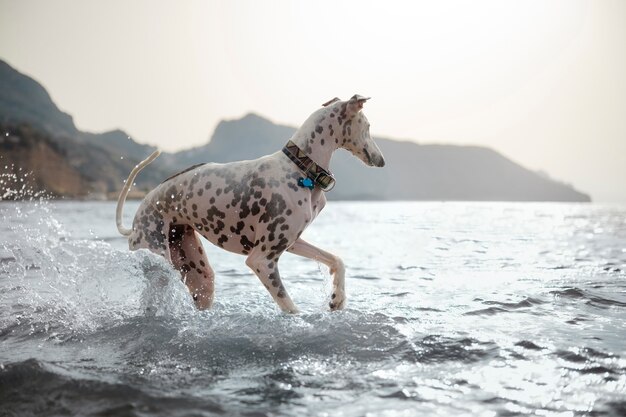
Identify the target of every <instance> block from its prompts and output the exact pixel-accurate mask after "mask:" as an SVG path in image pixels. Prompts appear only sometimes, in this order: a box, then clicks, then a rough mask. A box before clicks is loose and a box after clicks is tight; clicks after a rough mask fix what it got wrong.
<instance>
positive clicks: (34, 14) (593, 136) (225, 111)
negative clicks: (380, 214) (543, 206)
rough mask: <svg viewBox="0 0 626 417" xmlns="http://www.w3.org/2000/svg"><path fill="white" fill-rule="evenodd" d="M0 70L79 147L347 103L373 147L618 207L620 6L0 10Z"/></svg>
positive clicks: (58, 4) (294, 117)
mask: <svg viewBox="0 0 626 417" xmlns="http://www.w3.org/2000/svg"><path fill="white" fill-rule="evenodd" d="M0 58H1V59H4V60H6V61H7V62H8V63H9V64H11V65H12V66H14V67H15V68H16V69H18V70H19V71H21V72H24V73H26V74H27V75H29V76H31V77H33V78H35V79H36V80H37V81H39V82H41V83H42V84H43V85H44V87H45V88H46V89H47V90H48V92H49V93H50V95H51V96H52V98H53V100H54V101H55V102H56V104H57V105H58V106H59V107H60V108H61V109H62V110H63V111H66V112H68V113H69V114H71V115H72V116H73V117H74V121H75V123H76V125H77V126H78V128H79V129H81V130H86V131H91V132H103V131H107V130H111V129H116V128H120V129H123V130H124V131H126V132H128V133H129V134H130V135H131V136H132V137H133V138H134V139H135V140H137V141H138V142H141V143H149V144H152V145H157V146H159V147H160V148H162V149H164V150H168V151H175V150H181V149H185V148H189V147H192V146H197V145H201V144H204V143H206V142H207V141H208V140H209V138H210V136H211V134H212V132H213V129H214V128H215V126H216V125H217V124H218V123H219V121H220V120H223V119H235V118H239V117H241V116H243V115H245V114H247V113H249V112H254V113H257V114H260V115H262V116H264V117H267V118H269V119H270V120H272V121H274V122H277V123H282V124H288V125H292V126H298V125H300V124H301V123H302V122H303V121H304V120H305V119H306V118H307V117H308V115H309V114H310V113H312V112H313V111H315V110H316V109H317V108H318V107H319V106H320V105H321V104H322V103H324V102H325V101H327V100H329V99H331V98H333V97H335V96H338V97H341V98H343V99H347V98H349V97H350V96H352V95H353V94H355V93H358V94H361V95H365V96H371V97H372V99H371V100H370V101H369V102H368V103H367V105H366V108H365V113H366V115H367V117H368V119H369V121H370V123H371V130H372V133H373V134H374V135H378V136H384V137H388V138H394V139H402V140H413V141H416V142H418V143H422V144H428V143H442V144H458V145H479V146H487V147H490V148H493V149H495V150H497V151H498V152H501V153H502V154H504V155H505V156H507V157H509V158H511V159H512V160H514V161H515V162H518V163H520V164H522V165H523V166H525V167H527V168H529V169H532V170H537V171H539V170H540V171H542V172H544V173H546V174H548V175H549V176H551V177H552V178H555V179H557V180H560V181H563V182H566V183H570V184H573V185H574V186H575V187H576V188H577V189H579V190H581V191H584V192H587V193H590V194H591V196H592V198H593V199H594V201H599V202H626V1H623V0H595V1H584V0H538V1H537V0H520V1H507V0H475V1H460V0H459V1H452V0H439V1H394V0H386V1H367V0H334V1H327V0H317V1H307V0H299V1H294V0H277V1H261V0H256V1H255V0H230V1H145V0H134V1H125V0H108V1H92V0H57V1H47V0H19V1H17V0H10V1H9V0H0Z"/></svg>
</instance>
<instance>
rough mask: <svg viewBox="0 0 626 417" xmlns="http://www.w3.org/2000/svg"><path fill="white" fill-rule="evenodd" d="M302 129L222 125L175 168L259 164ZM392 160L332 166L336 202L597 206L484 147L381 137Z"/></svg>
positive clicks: (348, 158)
mask: <svg viewBox="0 0 626 417" xmlns="http://www.w3.org/2000/svg"><path fill="white" fill-rule="evenodd" d="M295 130H296V129H295V128H293V127H289V126H283V125H277V124H274V123H272V122H270V121H269V120H267V119H264V118H262V117H260V116H258V115H255V114H248V115H246V116H244V117H243V118H241V119H239V120H228V121H223V122H220V123H219V124H218V126H217V128H216V129H215V132H214V134H213V137H212V138H211V140H210V141H209V143H207V144H206V145H203V146H200V147H196V148H193V149H189V150H185V151H181V152H178V153H176V154H174V155H171V156H170V158H169V160H168V164H169V165H170V166H172V167H173V166H189V165H193V164H197V163H201V162H208V161H211V162H230V161H238V160H242V159H253V158H257V157H259V156H261V155H266V154H269V153H273V152H276V151H277V150H279V149H281V148H282V147H283V145H284V144H285V143H286V142H287V140H288V139H289V138H290V137H291V136H292V135H293V133H294V132H295ZM374 139H375V141H376V143H377V144H378V145H379V147H380V149H381V151H382V152H383V155H384V156H385V160H386V165H385V167H384V168H382V169H378V168H369V167H366V166H365V165H364V164H363V163H362V162H361V161H359V160H357V159H356V158H354V157H353V156H352V155H350V153H349V152H347V151H344V150H340V151H338V152H337V153H336V154H335V155H334V156H333V159H332V161H331V167H330V169H331V171H332V172H333V174H334V175H335V178H336V179H337V185H336V187H335V189H334V190H333V191H332V192H331V193H329V194H328V197H329V198H331V199H350V200H357V199H358V200H483V201H488V200H491V201H590V198H589V196H588V195H586V194H583V193H581V192H579V191H576V190H574V189H573V188H572V187H571V186H569V185H566V184H562V183H559V182H556V181H554V180H551V179H549V178H547V177H546V176H545V175H541V174H538V173H535V172H532V171H530V170H528V169H526V168H524V167H522V166H520V165H518V164H516V163H514V162H513V161H511V160H509V159H507V158H505V157H504V156H502V155H500V154H499V153H497V152H495V151H493V150H491V149H488V148H484V147H478V146H452V145H419V144H417V143H414V142H402V141H396V140H391V139H384V138H374Z"/></svg>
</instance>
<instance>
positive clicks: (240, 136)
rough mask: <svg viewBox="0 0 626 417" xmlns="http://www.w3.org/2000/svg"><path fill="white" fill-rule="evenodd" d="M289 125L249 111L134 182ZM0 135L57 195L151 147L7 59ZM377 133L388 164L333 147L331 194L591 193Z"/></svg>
mask: <svg viewBox="0 0 626 417" xmlns="http://www.w3.org/2000/svg"><path fill="white" fill-rule="evenodd" d="M294 131H295V129H294V128H293V127H290V126H282V125H277V124H274V123H272V122H270V121H269V120H267V119H265V118H263V117H260V116H258V115H254V114H248V115H247V116H244V117H243V118H241V119H238V120H229V121H223V122H221V123H220V124H219V125H218V126H217V128H216V129H215V132H214V133H213V136H212V137H211V140H210V141H209V142H208V143H207V144H206V145H203V146H200V147H196V148H192V149H189V150H184V151H181V152H178V153H174V154H163V156H162V157H161V158H159V159H158V160H157V161H156V162H155V163H154V164H152V165H150V166H149V167H148V168H146V169H145V170H144V171H143V172H142V173H141V175H140V176H139V178H138V181H137V184H138V186H137V188H138V189H139V190H142V189H143V190H147V189H149V188H151V187H153V186H154V185H156V184H158V183H159V182H160V181H161V180H162V179H164V178H166V177H168V176H169V175H171V174H172V173H174V172H177V171H179V170H182V169H184V168H185V167H187V166H190V165H193V164H196V163H200V162H229V161H235V160H241V159H253V158H257V157H259V156H262V155H265V154H268V153H272V152H275V151H277V150H279V149H280V148H281V147H282V146H283V145H284V143H285V142H286V141H287V140H288V139H289V138H290V137H291V135H292V134H293V132H294ZM0 134H1V135H2V139H1V140H0V161H2V162H1V163H0V168H2V167H4V166H6V167H7V168H6V169H4V171H5V174H6V171H10V172H13V173H23V172H32V173H33V174H32V177H31V179H30V181H31V184H33V186H34V187H35V189H38V190H44V189H45V190H47V191H48V192H49V193H51V194H54V195H57V196H68V197H87V198H89V197H92V198H93V197H94V196H96V195H97V196H103V195H108V196H113V195H114V194H115V193H116V192H117V191H118V190H119V189H120V188H121V187H122V184H123V181H124V180H125V179H126V177H127V175H128V173H129V172H130V170H131V169H132V167H133V166H134V165H135V164H136V163H137V161H139V160H140V159H143V158H144V157H145V156H147V155H148V154H149V153H150V152H152V150H153V149H154V148H153V147H151V146H148V145H142V144H139V143H137V142H135V141H134V140H132V139H131V138H129V136H128V135H127V134H126V133H125V132H123V131H121V130H114V131H110V132H106V133H101V134H95V133H88V132H82V131H79V130H78V129H77V128H76V126H75V125H74V122H73V120H72V118H71V116H69V115H68V114H66V113H64V112H62V111H61V110H59V108H58V107H57V106H56V104H55V103H54V102H53V101H52V99H51V98H50V95H49V94H48V93H47V91H46V90H45V88H44V87H43V86H42V85H41V84H39V83H38V82H37V81H35V80H33V79H32V78H30V77H28V76H26V75H24V74H21V73H19V72H18V71H16V70H15V69H13V68H12V67H11V66H9V65H8V64H7V63H5V62H3V61H0ZM376 141H377V142H378V144H379V146H380V148H381V150H382V151H383V154H384V155H385V159H386V162H387V164H386V166H385V168H383V169H372V168H368V167H365V166H364V165H363V164H362V163H361V162H360V161H358V160H357V159H355V158H354V157H352V156H351V155H350V154H349V153H348V152H345V151H339V152H337V154H336V156H335V157H334V158H333V161H332V163H331V170H332V171H333V172H334V174H335V177H336V178H337V186H336V187H335V189H334V190H333V191H332V192H331V193H329V194H328V197H329V198H332V199H365V200H398V199H401V200H503V201H589V200H590V199H589V196H588V195H586V194H584V193H581V192H579V191H576V190H575V189H574V188H573V187H571V186H569V185H566V184H563V183H560V182H557V181H554V180H552V179H550V178H548V177H546V176H545V175H541V174H538V173H535V172H532V171H530V170H527V169H525V168H524V167H522V166H520V165H518V164H516V163H514V162H512V161H511V160H509V159H507V158H505V157H503V156H502V155H500V154H498V153H497V152H495V151H493V150H491V149H487V148H482V147H473V146H450V145H419V144H416V143H414V142H401V141H395V140H390V139H384V138H377V139H376ZM20 169H21V171H20ZM0 171H1V169H0ZM0 174H1V172H0ZM3 187H4V189H3ZM6 188H7V185H6V184H4V185H3V183H0V198H2V196H3V195H7V194H6Z"/></svg>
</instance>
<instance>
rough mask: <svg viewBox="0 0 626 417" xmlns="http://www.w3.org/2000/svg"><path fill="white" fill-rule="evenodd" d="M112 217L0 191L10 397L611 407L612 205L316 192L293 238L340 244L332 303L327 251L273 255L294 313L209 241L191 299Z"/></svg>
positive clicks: (166, 405) (616, 294)
mask: <svg viewBox="0 0 626 417" xmlns="http://www.w3.org/2000/svg"><path fill="white" fill-rule="evenodd" d="M136 206H137V205H136V203H134V204H133V203H132V202H131V203H129V204H128V206H127V210H126V212H127V213H128V216H129V217H130V216H132V213H133V209H134V208H136ZM113 217H114V204H113V203H78V202H59V203H45V202H44V203H28V204H26V203H21V204H17V203H2V204H0V218H2V222H1V224H0V343H1V344H0V363H1V365H0V403H2V404H3V405H4V407H5V409H6V410H8V412H9V413H14V414H16V415H21V414H36V415H46V414H50V415H53V414H80V415H164V416H172V415H174V416H176V415H181V416H182V415H218V414H220V415H221V414H245V413H251V414H250V415H303V414H307V415H320V416H321V415H328V416H338V415H339V416H341V415H345V416H360V415H365V414H366V413H369V414H368V415H463V414H465V415H527V414H537V415H586V414H594V415H620V414H622V415H623V414H625V413H626V347H625V346H626V345H625V344H624V337H625V336H626V207H621V206H598V205H578V204H509V203H330V204H329V205H328V207H327V208H326V209H325V211H324V213H323V214H322V215H321V216H320V217H319V218H318V220H316V222H315V224H313V225H312V226H311V227H310V229H308V230H307V231H306V232H305V234H304V238H305V239H307V240H309V241H311V242H312V243H315V244H318V245H319V246H321V247H324V248H326V249H327V250H329V251H331V252H334V253H337V254H338V255H340V256H341V257H342V258H343V259H344V262H345V264H346V267H347V291H348V296H349V303H348V308H347V309H346V310H345V311H342V312H337V313H332V314H331V313H329V312H327V311H326V306H327V302H328V298H329V296H330V277H329V275H328V272H327V271H326V269H325V268H324V267H322V266H320V265H317V264H316V263H314V262H311V261H308V260H304V259H300V258H297V257H295V256H293V255H289V254H286V255H284V256H283V258H282V259H281V262H280V265H281V275H282V276H283V277H284V281H285V284H286V286H287V287H288V289H289V291H290V293H291V295H292V298H293V299H294V301H295V302H296V303H297V304H298V305H299V307H300V308H301V310H302V311H303V313H302V314H301V315H298V316H286V315H283V314H281V313H279V312H278V310H277V308H276V307H275V305H274V304H273V302H272V300H271V298H270V297H269V295H268V294H267V292H266V291H265V289H264V288H263V287H262V285H261V284H260V282H258V280H257V279H256V278H255V277H254V276H253V275H252V274H251V273H249V271H248V269H247V267H246V266H245V264H244V262H243V261H244V259H243V257H240V256H237V255H233V254H229V253H226V252H223V251H220V250H219V249H217V248H214V247H212V246H207V247H206V249H207V253H208V257H209V260H210V261H211V263H212V265H213V267H214V269H215V270H216V273H217V283H216V305H215V308H214V309H213V310H211V311H208V312H201V313H200V312H197V311H195V309H194V308H193V306H192V303H191V302H190V298H189V296H188V294H187V293H186V290H185V288H184V286H183V285H182V284H181V283H180V281H179V280H178V278H177V275H176V273H175V272H174V271H173V270H172V269H171V267H170V266H169V265H168V264H167V263H166V262H164V261H163V260H162V259H160V258H158V257H155V256H153V255H151V254H149V253H146V252H143V251H140V252H135V253H130V252H128V251H127V249H126V243H125V241H124V240H123V239H122V238H121V237H119V236H118V235H117V232H116V230H115V222H114V218H113ZM129 223H130V218H129V219H127V220H126V224H129ZM252 413H256V414H252ZM0 414H1V413H0Z"/></svg>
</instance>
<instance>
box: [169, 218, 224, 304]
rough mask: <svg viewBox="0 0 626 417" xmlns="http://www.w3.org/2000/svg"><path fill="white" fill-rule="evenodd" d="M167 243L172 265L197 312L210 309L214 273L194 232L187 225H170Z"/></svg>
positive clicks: (213, 287) (213, 288)
mask: <svg viewBox="0 0 626 417" xmlns="http://www.w3.org/2000/svg"><path fill="white" fill-rule="evenodd" d="M168 241H169V249H170V254H171V261H172V264H173V265H174V267H175V268H176V269H178V270H179V271H180V272H181V274H182V279H183V282H184V283H185V285H187V288H188V289H189V292H190V293H191V296H192V297H193V300H194V303H195V304H196V307H197V308H198V309H199V310H206V309H208V308H211V305H212V304H213V295H214V290H215V284H214V282H215V273H214V272H213V269H212V268H211V265H209V261H208V259H207V257H206V254H205V253H204V249H203V248H202V243H201V242H200V239H199V238H198V236H197V235H196V232H195V231H194V230H193V228H191V227H190V226H187V225H171V226H170V231H169V239H168Z"/></svg>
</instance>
